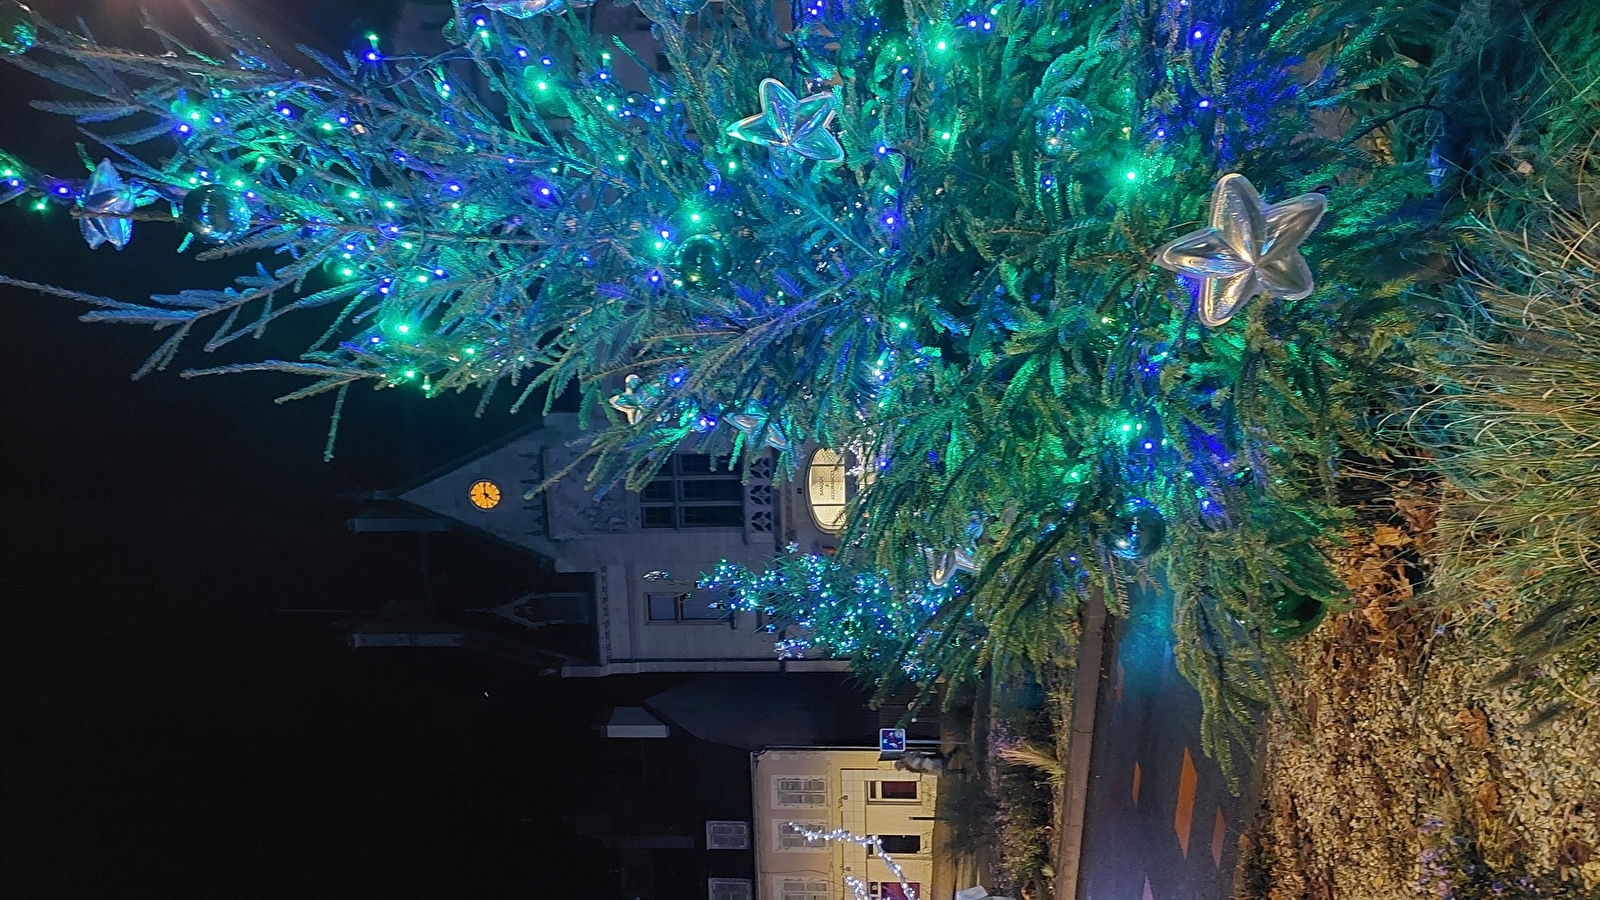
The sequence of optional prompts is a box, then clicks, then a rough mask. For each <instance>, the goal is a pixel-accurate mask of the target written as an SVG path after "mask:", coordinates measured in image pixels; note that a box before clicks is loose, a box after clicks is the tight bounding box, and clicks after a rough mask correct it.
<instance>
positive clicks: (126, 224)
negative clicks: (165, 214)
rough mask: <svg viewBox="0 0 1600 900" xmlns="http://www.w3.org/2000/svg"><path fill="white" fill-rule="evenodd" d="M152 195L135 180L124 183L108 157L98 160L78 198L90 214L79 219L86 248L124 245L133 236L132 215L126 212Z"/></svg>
mask: <svg viewBox="0 0 1600 900" xmlns="http://www.w3.org/2000/svg"><path fill="white" fill-rule="evenodd" d="M152 199H154V195H153V194H152V193H150V191H149V190H148V189H147V188H145V187H144V186H143V185H140V184H139V183H138V182H129V183H124V182H123V180H122V176H121V175H119V174H117V169H116V167H115V166H113V165H111V160H109V159H102V160H100V164H99V165H97V166H95V167H94V174H92V175H90V176H89V183H88V184H86V185H84V188H83V197H82V199H80V200H79V201H78V206H80V207H82V209H83V211H84V212H85V213H92V214H93V215H85V216H84V217H83V218H81V219H79V220H78V227H79V228H80V229H81V230H82V231H83V239H84V240H85V241H87V242H88V243H89V249H90V250H97V249H99V248H100V245H101V244H110V245H111V246H113V247H115V248H117V249H118V250H121V249H122V248H123V247H126V246H127V245H128V241H130V240H132V239H133V219H131V218H129V216H130V215H131V214H132V213H133V211H134V209H136V208H138V207H139V206H142V205H143V204H145V203H149V202H150V201H151V200H152Z"/></svg>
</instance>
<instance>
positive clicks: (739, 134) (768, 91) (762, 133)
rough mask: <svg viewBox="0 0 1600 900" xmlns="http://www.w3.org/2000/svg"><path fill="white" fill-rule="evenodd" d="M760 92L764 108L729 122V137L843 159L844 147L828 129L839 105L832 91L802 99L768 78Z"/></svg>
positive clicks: (832, 160) (808, 155)
mask: <svg viewBox="0 0 1600 900" xmlns="http://www.w3.org/2000/svg"><path fill="white" fill-rule="evenodd" d="M760 95H761V112H759V113H756V114H755V115H753V116H750V117H749V118H746V119H740V120H739V121H737V122H735V123H733V124H732V125H729V126H728V136H729V137H733V138H738V139H739V140H741V141H749V142H750V143H752V144H761V145H763V146H767V147H772V148H775V149H777V150H779V151H782V152H786V153H795V154H798V155H800V156H803V157H805V158H806V159H814V160H817V161H819V162H826V163H842V162H844V148H843V147H841V146H839V140H838V139H837V138H835V137H834V136H833V135H832V134H830V133H829V132H828V123H829V122H831V121H833V114H834V113H835V112H837V111H838V108H839V98H838V97H836V96H834V94H833V92H832V91H822V92H820V93H816V94H812V95H810V96H809V97H806V98H805V99H803V100H802V99H798V98H796V97H795V95H794V93H793V92H791V91H790V90H789V89H788V88H786V87H784V86H783V82H781V81H778V80H777V79H774V78H768V79H765V80H764V81H762V82H761V89H760Z"/></svg>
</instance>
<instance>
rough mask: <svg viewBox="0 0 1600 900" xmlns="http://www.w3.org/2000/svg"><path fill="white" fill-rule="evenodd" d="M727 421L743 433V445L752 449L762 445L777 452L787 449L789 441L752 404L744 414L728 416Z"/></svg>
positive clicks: (781, 430) (764, 414) (775, 424)
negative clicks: (747, 445) (758, 444)
mask: <svg viewBox="0 0 1600 900" xmlns="http://www.w3.org/2000/svg"><path fill="white" fill-rule="evenodd" d="M728 421H729V422H731V423H733V427H735V428H737V429H739V430H740V431H741V432H743V433H744V439H745V443H747V444H749V445H750V446H752V447H754V446H755V445H756V444H757V443H764V444H766V445H767V446H768V447H771V448H772V449H774V450H777V451H779V452H782V451H784V450H787V449H789V439H788V438H786V437H784V436H783V429H781V428H779V427H778V425H777V423H776V422H768V421H767V416H766V413H764V412H763V411H762V410H761V407H760V406H757V405H756V404H754V403H752V404H749V405H747V406H746V407H745V409H744V412H742V413H734V414H733V415H731V416H729V417H728Z"/></svg>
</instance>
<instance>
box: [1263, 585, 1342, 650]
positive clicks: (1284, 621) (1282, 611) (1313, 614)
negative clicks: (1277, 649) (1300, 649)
mask: <svg viewBox="0 0 1600 900" xmlns="http://www.w3.org/2000/svg"><path fill="white" fill-rule="evenodd" d="M1327 614H1328V606H1327V604H1325V603H1323V602H1322V601H1321V600H1317V599H1315V598H1312V597H1307V596H1306V595H1304V594H1284V595H1283V596H1282V597H1279V598H1278V599H1277V600H1274V601H1273V602H1272V625H1271V627H1269V628H1268V629H1267V630H1268V632H1269V633H1270V634H1271V635H1272V636H1273V637H1275V638H1277V639H1278V640H1280V641H1290V640H1294V639H1295V638H1297V637H1304V636H1306V635H1308V634H1310V633H1311V632H1312V630H1314V629H1315V628H1316V627H1317V625H1318V624H1319V623H1320V622H1321V621H1322V617H1323V616H1325V615H1327Z"/></svg>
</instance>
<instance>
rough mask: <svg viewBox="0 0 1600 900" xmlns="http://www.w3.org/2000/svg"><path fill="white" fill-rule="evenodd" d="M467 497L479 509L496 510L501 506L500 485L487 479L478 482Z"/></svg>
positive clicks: (468, 492)
mask: <svg viewBox="0 0 1600 900" xmlns="http://www.w3.org/2000/svg"><path fill="white" fill-rule="evenodd" d="M467 497H469V498H470V499H471V500H472V505H473V506H476V507H477V508H479V509H494V508H495V507H496V506H499V505H500V485H498V484H495V483H494V482H492V481H489V480H487V479H485V480H483V481H479V482H476V483H474V484H473V485H472V488H471V489H470V490H469V491H467Z"/></svg>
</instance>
